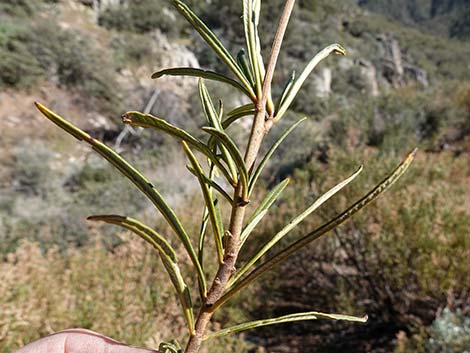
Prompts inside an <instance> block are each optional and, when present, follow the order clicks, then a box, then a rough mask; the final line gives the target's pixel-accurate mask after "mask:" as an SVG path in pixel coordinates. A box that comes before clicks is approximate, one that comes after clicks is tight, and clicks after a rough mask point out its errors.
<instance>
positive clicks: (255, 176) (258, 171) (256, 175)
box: [248, 118, 307, 195]
mask: <svg viewBox="0 0 470 353" xmlns="http://www.w3.org/2000/svg"><path fill="white" fill-rule="evenodd" d="M305 120H307V118H302V119H300V120H299V121H297V122H296V123H295V124H294V125H292V126H291V127H290V128H288V129H287V130H286V131H284V133H283V134H282V135H281V136H280V137H279V138H278V139H277V141H276V142H275V143H274V144H273V145H272V146H271V148H270V149H269V150H268V152H267V153H266V155H265V156H264V157H263V159H262V160H261V162H260V164H259V165H258V168H256V170H255V172H254V173H253V175H252V177H251V179H250V185H249V189H248V195H251V193H252V191H253V188H254V187H255V185H256V182H257V181H258V178H259V177H260V175H261V172H262V171H263V169H264V167H265V166H266V163H268V161H269V159H270V158H271V156H272V155H273V153H274V152H275V151H276V149H277V148H278V147H279V145H280V144H281V143H282V142H283V141H284V140H285V139H286V137H287V136H289V134H290V133H291V132H292V131H294V130H295V128H296V127H297V126H299V124H301V123H302V122H304V121H305Z"/></svg>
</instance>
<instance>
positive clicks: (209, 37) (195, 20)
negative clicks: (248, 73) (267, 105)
mask: <svg viewBox="0 0 470 353" xmlns="http://www.w3.org/2000/svg"><path fill="white" fill-rule="evenodd" d="M171 2H172V3H173V5H174V6H175V8H176V9H177V10H178V11H179V12H180V13H181V14H182V15H183V16H184V17H185V18H186V20H187V21H188V22H189V23H190V24H191V25H192V26H193V27H194V29H196V31H198V33H199V34H200V35H201V37H202V38H203V39H204V40H205V41H206V42H207V44H209V45H210V46H211V47H212V49H214V51H215V52H216V53H217V55H218V56H219V57H220V58H221V59H222V61H223V62H225V63H226V64H227V66H228V67H229V68H230V69H231V70H232V72H233V73H234V74H235V76H237V77H238V79H239V80H240V81H241V82H242V84H243V86H244V87H245V88H246V90H247V91H248V92H249V94H250V97H251V99H252V100H255V99H256V95H255V93H254V91H253V88H252V87H251V85H250V83H249V82H248V80H247V78H246V77H245V75H244V74H243V72H242V71H241V70H240V68H239V67H238V65H237V63H236V62H235V59H234V58H233V57H232V55H231V54H230V53H229V51H228V50H227V49H226V48H225V47H224V46H223V44H222V43H221V42H220V40H219V39H218V38H217V36H216V35H215V34H214V32H212V31H211V30H210V29H209V27H207V26H206V24H205V23H204V22H203V21H202V20H201V19H200V18H199V17H198V16H197V15H196V14H195V13H194V12H193V11H192V10H191V9H190V8H189V7H188V6H187V5H186V4H184V3H183V2H181V1H179V0H171Z"/></svg>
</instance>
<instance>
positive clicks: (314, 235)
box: [212, 149, 417, 310]
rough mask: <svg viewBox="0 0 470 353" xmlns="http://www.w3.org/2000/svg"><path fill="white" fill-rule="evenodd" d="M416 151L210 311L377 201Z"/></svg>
mask: <svg viewBox="0 0 470 353" xmlns="http://www.w3.org/2000/svg"><path fill="white" fill-rule="evenodd" d="M416 151H417V150H416V149H414V150H413V151H412V152H411V153H410V154H409V155H408V156H407V157H406V159H405V160H404V161H403V162H402V163H400V164H399V165H398V166H397V167H396V168H395V169H394V170H393V172H392V173H390V174H389V175H388V176H387V177H386V178H385V179H384V180H383V181H382V182H380V183H379V184H378V185H377V186H376V187H374V188H373V189H372V190H371V191H369V192H368V193H367V194H366V195H365V196H364V197H362V198H361V199H359V200H358V201H356V202H355V203H354V204H353V205H352V206H350V207H349V208H347V209H346V210H345V211H343V212H342V213H341V214H340V215H338V216H337V217H335V218H333V219H332V220H330V221H328V222H327V223H325V224H323V225H322V226H320V227H319V228H317V229H315V230H313V231H312V232H310V233H308V234H306V235H305V236H303V237H302V238H301V239H299V240H297V241H296V242H294V243H293V244H291V245H290V246H288V247H287V248H285V249H283V250H281V251H279V252H278V253H277V254H275V255H273V256H272V257H271V258H269V259H268V260H266V261H265V262H263V263H262V264H261V265H259V266H258V267H257V268H256V269H254V270H253V271H252V272H251V273H250V274H249V275H248V276H246V277H245V278H243V279H242V280H241V281H240V282H238V283H237V284H236V285H234V286H233V287H232V288H230V290H229V291H228V292H227V293H225V294H224V295H223V296H222V298H220V300H219V301H218V302H216V303H215V304H214V306H213V307H212V310H216V309H217V308H218V307H220V306H221V305H222V304H223V303H225V302H226V301H227V300H229V299H230V298H232V297H233V296H234V295H235V294H236V293H238V292H239V291H240V290H241V289H243V288H245V287H246V286H248V285H249V284H250V283H252V282H254V281H255V280H256V279H258V278H259V277H260V276H261V275H262V274H263V273H265V272H267V271H269V270H271V269H272V268H273V267H275V266H276V265H278V264H279V263H282V262H283V261H285V260H286V259H288V258H289V256H291V255H292V254H294V253H295V252H297V251H299V250H300V249H302V248H304V247H305V246H306V245H308V244H309V243H311V242H312V241H314V240H316V239H318V238H320V237H321V236H322V235H324V234H326V233H328V232H329V231H330V230H332V229H335V228H336V227H338V226H339V225H340V224H342V223H343V222H344V221H346V220H347V219H349V218H351V216H353V215H354V214H355V213H356V212H358V211H360V210H361V209H363V208H364V207H366V206H367V205H368V204H370V203H371V202H372V201H374V200H375V199H377V197H379V196H380V195H381V194H382V193H383V192H384V191H386V190H387V189H388V188H389V187H390V186H392V185H393V184H394V183H395V182H396V181H397V180H398V179H399V178H400V177H401V176H402V175H403V174H404V173H405V172H406V171H407V169H408V168H409V166H410V165H411V163H412V162H413V160H414V157H415V155H416Z"/></svg>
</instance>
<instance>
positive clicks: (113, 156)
mask: <svg viewBox="0 0 470 353" xmlns="http://www.w3.org/2000/svg"><path fill="white" fill-rule="evenodd" d="M35 104H36V107H37V108H38V109H39V111H40V112H41V113H42V114H44V116H45V117H46V118H48V119H49V120H50V121H52V122H53V123H54V124H56V125H57V126H59V127H60V128H62V129H63V130H65V131H66V132H68V133H69V134H71V135H72V136H74V137H75V138H77V139H78V140H82V141H85V142H86V143H88V144H89V145H91V146H92V148H93V150H94V151H96V152H97V153H98V154H100V155H101V156H102V157H103V158H105V159H106V160H107V161H108V162H109V163H110V164H112V165H113V166H114V167H115V168H116V169H117V170H119V171H120V172H121V173H122V174H123V175H124V176H125V177H127V178H128V179H129V180H130V181H131V182H132V183H134V185H135V186H137V188H138V189H139V190H140V191H142V192H143V193H144V194H145V195H146V196H147V197H148V198H149V199H150V201H152V203H153V204H154V205H155V206H156V207H157V209H158V210H159V211H160V213H161V214H162V215H163V217H164V218H165V219H166V221H167V222H168V224H169V225H170V226H171V228H172V229H173V231H174V232H175V233H176V235H177V236H178V238H179V239H180V240H181V242H182V243H183V245H184V247H185V249H186V251H187V252H188V255H189V257H190V258H191V261H192V262H193V264H194V267H195V268H196V272H197V274H198V279H199V285H200V287H201V289H202V292H203V293H205V292H206V281H205V277H204V273H203V271H202V267H201V265H200V263H199V261H198V259H197V256H196V252H195V251H194V248H193V246H192V244H191V240H190V239H189V236H188V234H187V233H186V231H185V230H184V228H183V226H182V224H181V222H180V220H179V219H178V217H177V216H176V214H175V212H174V211H173V209H172V208H171V207H170V206H169V205H168V204H167V203H166V201H165V200H164V199H163V197H162V195H161V194H160V193H159V192H158V190H157V189H156V188H155V186H153V185H152V183H151V182H150V181H149V180H148V179H147V178H146V177H145V176H143V175H142V174H141V173H140V172H139V171H138V170H137V169H135V168H134V167H132V166H131V165H130V164H129V163H128V162H127V161H126V160H125V159H124V158H122V157H121V156H120V155H119V154H118V153H116V152H115V151H113V150H112V149H111V148H109V147H108V146H106V145H105V144H104V143H102V142H100V141H98V140H96V139H94V138H93V137H91V136H90V135H89V134H87V133H86V132H85V131H83V130H81V129H79V128H78V127H76V126H75V125H73V124H72V123H70V122H69V121H67V120H65V119H64V118H62V117H61V116H59V115H57V114H56V113H54V112H52V111H51V110H49V109H47V108H46V107H45V106H43V105H42V104H40V103H35Z"/></svg>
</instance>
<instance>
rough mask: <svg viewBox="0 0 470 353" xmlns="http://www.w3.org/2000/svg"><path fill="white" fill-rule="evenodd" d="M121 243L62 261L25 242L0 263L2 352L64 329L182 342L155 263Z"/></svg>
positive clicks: (180, 324)
mask: <svg viewBox="0 0 470 353" xmlns="http://www.w3.org/2000/svg"><path fill="white" fill-rule="evenodd" d="M123 239H124V242H123V244H121V245H120V246H117V247H115V248H114V249H112V250H106V249H105V248H103V247H102V246H101V245H99V243H98V242H95V244H92V245H88V246H86V247H83V248H80V249H69V250H68V254H66V255H64V254H61V253H59V252H58V251H57V249H51V250H49V251H48V252H47V253H46V254H42V253H41V251H40V249H39V246H38V245H36V244H33V243H29V242H23V243H22V244H21V246H20V247H19V248H18V250H17V251H16V252H15V253H13V254H10V255H9V256H8V260H7V261H6V262H4V263H0V273H1V274H2V276H1V277H2V280H1V281H0V352H11V351H13V350H15V349H16V348H18V347H20V346H22V345H24V344H26V343H28V342H30V341H32V340H35V339H37V338H39V337H41V336H44V335H47V334H50V333H52V332H55V331H59V330H63V329H65V328H70V327H84V328H89V329H92V330H96V331H98V332H102V333H104V334H106V335H109V336H111V337H113V338H115V339H118V340H122V341H124V342H128V343H130V344H134V345H145V346H148V347H153V348H157V347H158V343H159V342H161V341H162V340H170V339H173V338H179V337H182V336H183V334H184V332H185V326H184V321H183V318H182V315H181V314H180V308H179V307H178V306H177V303H176V301H175V297H174V295H173V292H172V287H171V285H170V283H169V281H168V278H167V275H166V274H165V272H164V269H163V267H162V265H161V264H160V262H159V260H158V257H157V256H155V255H156V254H155V253H154V252H153V251H152V250H151V249H149V247H148V246H146V244H144V243H143V242H142V241H140V240H137V239H129V238H128V236H127V235H124V236H123ZM222 343H223V344H222ZM218 344H220V346H219V345H217V344H216V345H212V346H211V349H210V351H211V352H218V351H220V352H223V351H227V352H232V351H233V352H235V351H238V350H239V349H244V348H243V347H246V345H244V344H243V342H242V341H239V342H237V341H236V340H234V339H232V340H226V341H224V342H218ZM225 345H226V347H224V346H225Z"/></svg>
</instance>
